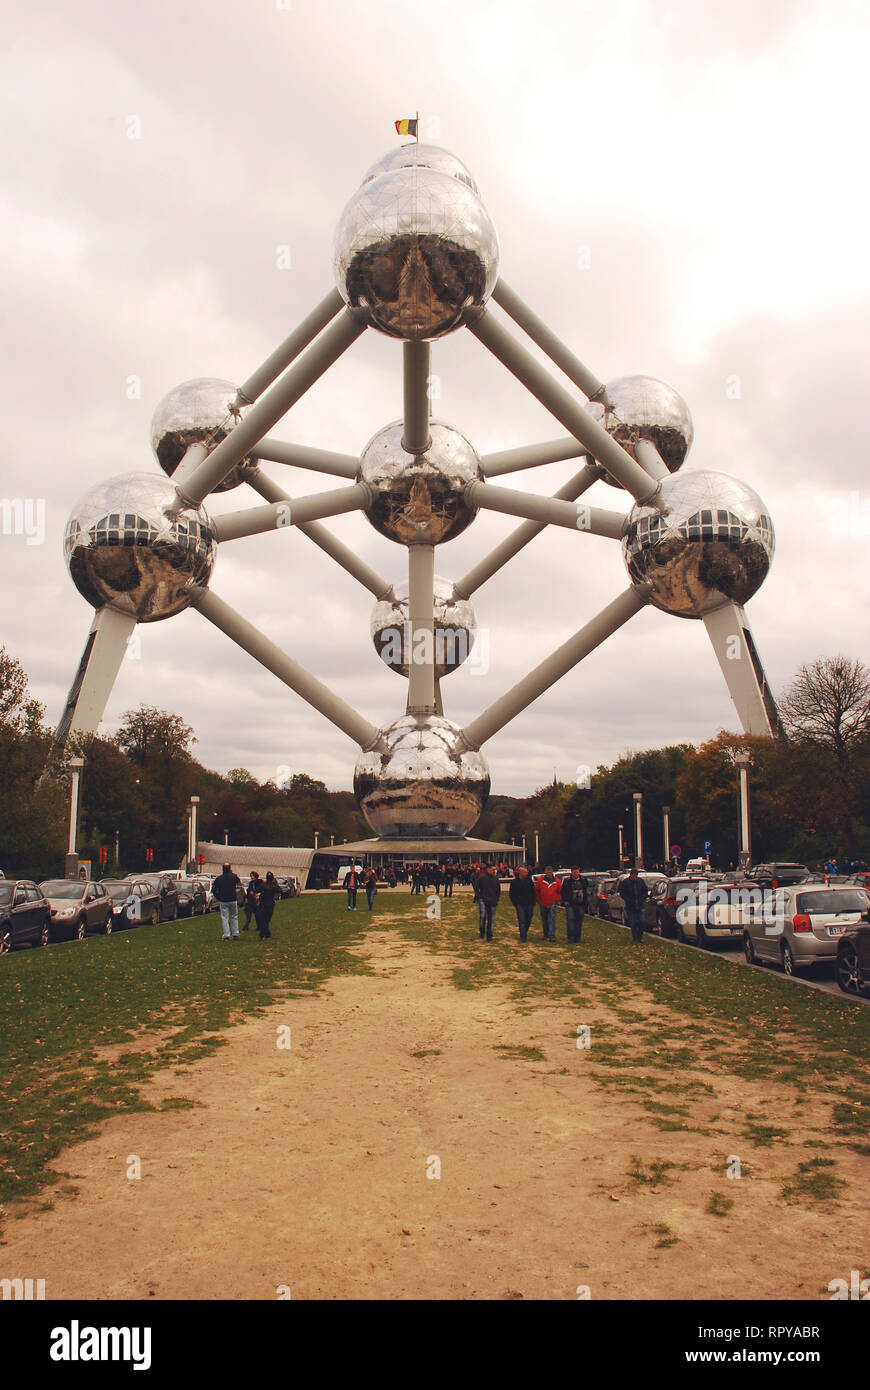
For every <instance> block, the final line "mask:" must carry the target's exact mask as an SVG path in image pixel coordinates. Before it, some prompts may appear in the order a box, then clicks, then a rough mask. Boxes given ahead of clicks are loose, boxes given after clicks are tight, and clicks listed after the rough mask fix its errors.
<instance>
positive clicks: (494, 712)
mask: <svg viewBox="0 0 870 1390" xmlns="http://www.w3.org/2000/svg"><path fill="white" fill-rule="evenodd" d="M646 602H647V599H646V596H645V594H644V593H643V592H642V591H641V590H639V589H635V588H630V589H626V590H625V591H624V592H623V593H621V594H620V595H619V597H618V598H615V599H614V600H613V602H612V603H608V605H607V607H606V608H602V610H601V612H600V613H598V614H596V616H595V617H594V618H593V619H592V620H591V622H588V623H587V624H586V626H585V627H581V629H580V631H579V632H575V634H574V636H573V637H569V638H568V641H567V642H564V643H563V644H562V646H561V647H558V648H557V649H556V651H554V652H553V653H552V654H551V655H550V656H548V657H547V658H546V659H545V660H544V661H542V662H541V664H540V665H539V666H536V667H535V669H534V670H533V671H530V672H529V674H528V675H527V676H524V677H523V679H522V680H521V681H518V682H517V684H516V685H515V686H514V687H513V688H512V689H511V690H509V691H508V692H507V693H506V694H505V695H502V696H501V698H500V699H498V700H496V702H495V704H493V705H490V707H489V709H486V710H484V712H483V714H479V715H478V717H477V718H476V719H472V721H471V723H470V724H468V725H466V727H465V729H463V733H464V734H465V737H466V739H467V740H468V742H469V743H470V744H471V746H472V747H473V748H480V747H481V746H482V745H483V744H484V743H486V741H487V739H490V738H492V736H493V734H497V733H498V732H499V730H500V729H503V728H504V726H505V724H509V723H510V721H511V720H512V719H515V718H516V716H517V715H518V714H521V713H522V711H523V710H524V709H525V708H526V707H527V706H528V705H531V704H533V703H534V701H535V700H537V699H538V698H539V697H540V696H541V695H543V694H544V691H545V690H549V688H550V686H551V685H555V683H556V681H558V680H561V679H562V677H563V676H564V675H566V674H567V672H568V671H570V670H571V668H572V667H573V666H576V665H577V663H578V661H582V660H583V658H584V656H588V655H589V653H590V652H591V651H594V650H595V648H596V647H600V645H601V643H602V642H603V641H605V639H606V638H608V637H611V636H612V635H613V633H614V632H617V631H618V630H619V628H621V627H622V626H623V624H624V623H627V622H628V620H629V618H633V617H634V615H635V613H639V612H640V610H641V609H642V608H643V607H644V605H645V604H646Z"/></svg>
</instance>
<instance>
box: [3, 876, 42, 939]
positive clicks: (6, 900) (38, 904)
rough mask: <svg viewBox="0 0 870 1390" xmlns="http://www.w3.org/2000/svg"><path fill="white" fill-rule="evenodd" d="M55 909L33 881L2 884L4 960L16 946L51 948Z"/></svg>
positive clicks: (6, 880)
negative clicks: (50, 934) (51, 928)
mask: <svg viewBox="0 0 870 1390" xmlns="http://www.w3.org/2000/svg"><path fill="white" fill-rule="evenodd" d="M50 921H51V908H50V907H49V904H48V899H47V898H46V897H45V896H44V895H43V893H42V892H41V891H40V889H39V888H37V886H36V884H35V883H32V882H31V880H30V879H29V878H5V879H3V880H2V881H0V956H5V955H8V954H9V952H10V951H14V950H15V948H16V946H24V945H29V946H47V945H48V942H49V923H50Z"/></svg>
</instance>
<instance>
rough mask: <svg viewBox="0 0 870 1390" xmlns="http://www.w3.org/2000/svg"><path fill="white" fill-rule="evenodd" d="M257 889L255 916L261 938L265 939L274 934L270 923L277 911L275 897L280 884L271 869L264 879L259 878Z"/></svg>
mask: <svg viewBox="0 0 870 1390" xmlns="http://www.w3.org/2000/svg"><path fill="white" fill-rule="evenodd" d="M251 877H253V875H251ZM257 890H258V891H257V901H256V905H255V907H254V916H255V917H256V919H257V931H258V932H259V933H260V940H261V941H265V940H266V938H267V937H270V936H271V935H272V933H271V932H270V930H269V923H270V922H271V920H272V913H273V912H274V911H275V899H276V897H277V896H278V884H277V882H276V880H275V875H274V874H273V873H272V870H271V869H270V870H269V872H268V873H267V874H266V877H265V880H264V881H262V882H261V881H260V879H259V878H258V879H257Z"/></svg>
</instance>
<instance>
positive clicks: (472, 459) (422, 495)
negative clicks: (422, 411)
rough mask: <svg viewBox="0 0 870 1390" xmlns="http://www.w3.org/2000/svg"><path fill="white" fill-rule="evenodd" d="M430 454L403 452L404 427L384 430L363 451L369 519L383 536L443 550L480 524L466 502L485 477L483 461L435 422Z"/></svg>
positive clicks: (361, 475) (454, 433) (362, 473)
mask: <svg viewBox="0 0 870 1390" xmlns="http://www.w3.org/2000/svg"><path fill="white" fill-rule="evenodd" d="M429 431H430V434H431V436H432V439H431V443H430V445H429V448H428V449H427V450H426V452H425V454H412V453H409V451H408V450H407V449H403V448H402V434H403V432H404V425H403V423H402V421H401V420H397V421H395V422H394V423H393V424H391V425H387V426H386V428H384V429H382V430H379V431H378V433H377V434H376V435H374V436H373V437H372V438H371V439H370V440H369V442H368V444H367V445H366V446H365V448H364V449H363V452H362V455H361V458H360V471H359V481H360V482H364V483H367V484H368V486H369V488H370V489H371V493H372V500H371V503H370V505H369V507H368V509H367V511H366V516H367V517H368V519H369V521H370V522H371V524H372V526H374V528H375V530H376V531H378V532H379V533H380V534H381V535H382V536H386V538H387V539H388V540H391V541H398V542H399V543H400V544H402V545H439V544H441V542H442V541H450V540H453V538H454V536H458V535H459V534H460V533H461V532H462V531H464V530H465V528H466V526H468V525H470V523H471V522H472V521H473V520H474V518H475V517H476V515H477V508H476V507H470V506H469V505H468V503H467V502H466V500H465V489H466V487H467V486H468V484H469V483H470V482H473V481H474V480H475V479H477V478H482V477H483V470H482V468H481V466H480V459H479V458H478V456H477V454H476V453H475V451H474V449H473V448H472V446H471V445H470V444H469V442H468V440H467V439H466V438H465V435H463V434H460V433H459V430H455V429H451V427H450V426H449V425H443V424H441V423H440V422H439V421H438V420H430V422H429Z"/></svg>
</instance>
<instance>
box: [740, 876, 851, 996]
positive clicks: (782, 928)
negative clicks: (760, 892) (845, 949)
mask: <svg viewBox="0 0 870 1390" xmlns="http://www.w3.org/2000/svg"><path fill="white" fill-rule="evenodd" d="M774 907H775V911H774V910H770V909H771V908H774ZM868 910H870V893H868V892H867V890H866V889H864V888H847V887H842V888H840V887H833V888H829V887H825V885H824V884H815V883H813V884H803V883H802V884H798V885H796V886H793V887H790V888H781V889H780V890H779V892H778V893H777V894H776V895H775V896H773V895H771V896H768V897H767V898H766V899H765V907H764V909H763V910H760V911H756V912H755V913H754V914H753V919H752V921H751V922H750V924H749V925H748V926H747V928H746V930H745V932H744V935H743V946H744V951H745V953H746V959H747V961H748V962H749V964H750V965H761V964H763V963H764V962H765V961H776V962H778V963H779V964H780V965H781V966H782V968H783V970H784V971H785V973H786V974H787V975H793V974H794V973H795V971H797V970H801V969H807V968H809V967H811V966H814V965H816V964H818V963H819V962H821V961H832V962H833V961H835V960H836V957H837V944H838V942H839V939H840V937H841V936H843V935H844V934H845V932H846V930H847V928H849V927H852V926H856V925H857V924H859V923H860V922H861V920H862V918H863V916H864V914H865V913H866V912H867V911H868Z"/></svg>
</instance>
